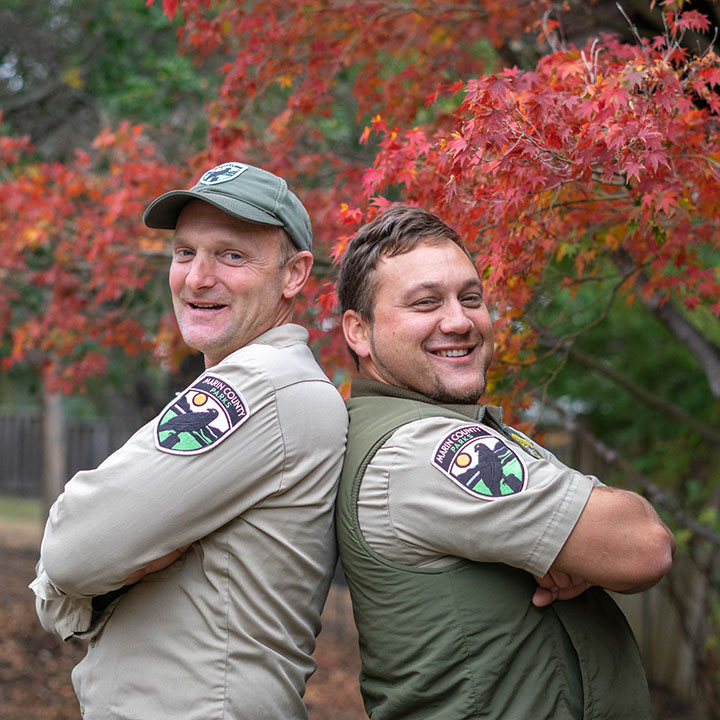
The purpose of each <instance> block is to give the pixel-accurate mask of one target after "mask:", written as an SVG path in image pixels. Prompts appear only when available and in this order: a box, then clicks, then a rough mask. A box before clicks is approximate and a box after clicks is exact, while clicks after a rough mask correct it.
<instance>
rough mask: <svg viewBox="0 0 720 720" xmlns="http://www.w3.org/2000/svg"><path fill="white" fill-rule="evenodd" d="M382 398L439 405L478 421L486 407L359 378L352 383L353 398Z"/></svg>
mask: <svg viewBox="0 0 720 720" xmlns="http://www.w3.org/2000/svg"><path fill="white" fill-rule="evenodd" d="M370 395H372V396H381V397H393V398H399V399H402V400H414V401H416V402H424V403H428V404H430V405H438V406H439V407H443V408H447V409H448V410H452V411H453V412H456V413H459V414H461V415H466V416H467V417H469V418H471V419H473V420H478V419H481V418H482V417H483V415H484V410H485V406H484V405H479V404H477V403H462V402H458V403H448V402H443V401H440V400H435V399H433V398H431V397H428V396H427V395H423V394H422V393H419V392H416V391H415V390H408V389H407V388H401V387H398V386H397V385H390V384H388V383H384V382H380V381H379V380H370V379H368V378H357V379H355V380H353V381H352V386H351V389H350V396H351V397H367V396H370Z"/></svg>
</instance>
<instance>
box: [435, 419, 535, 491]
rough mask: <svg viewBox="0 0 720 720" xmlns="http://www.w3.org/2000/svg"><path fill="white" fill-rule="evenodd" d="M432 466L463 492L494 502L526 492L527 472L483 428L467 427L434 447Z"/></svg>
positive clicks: (518, 461) (449, 435)
mask: <svg viewBox="0 0 720 720" xmlns="http://www.w3.org/2000/svg"><path fill="white" fill-rule="evenodd" d="M432 464H433V466H434V467H436V468H437V469H438V470H440V472H442V473H443V474H444V475H447V477H449V478H450V479H451V480H452V481H453V482H454V483H457V484H458V485H459V486H460V487H461V488H462V489H463V490H465V491H466V492H468V493H470V494H471V495H475V496H476V497H481V498H485V499H487V500H493V499H495V498H499V497H505V496H506V495H515V494H516V493H519V492H521V491H523V490H524V489H525V486H526V484H527V469H526V468H525V464H524V463H523V461H522V460H521V458H520V457H518V455H516V454H515V453H514V452H513V451H512V450H511V449H510V448H509V447H508V446H507V445H506V444H505V443H504V442H503V441H502V440H500V438H498V437H497V436H496V435H494V434H493V433H491V432H488V431H487V430H486V429H485V428H483V427H482V426H481V425H464V426H463V427H459V428H457V429H456V430H453V431H452V432H451V433H449V434H447V435H446V436H445V437H444V438H443V439H442V440H441V441H440V442H439V443H438V445H437V447H436V448H435V452H434V453H433V458H432Z"/></svg>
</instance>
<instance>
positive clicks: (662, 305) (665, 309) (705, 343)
mask: <svg viewBox="0 0 720 720" xmlns="http://www.w3.org/2000/svg"><path fill="white" fill-rule="evenodd" d="M616 263H617V264H618V265H620V266H624V267H625V268H628V269H629V268H633V269H635V264H634V262H633V261H632V260H631V259H630V258H629V257H628V256H627V255H621V254H618V255H617V256H616ZM647 284H648V278H647V276H646V275H645V274H644V273H642V272H640V273H638V275H637V278H636V280H635V285H636V286H637V288H638V290H639V292H638V296H639V298H640V301H641V302H642V304H643V305H644V306H645V307H646V309H647V310H649V311H650V312H651V313H652V314H653V315H654V316H655V317H656V318H657V319H658V320H659V321H660V322H661V323H662V324H663V325H664V326H665V327H666V328H667V329H668V330H669V331H670V332H671V333H672V334H673V335H674V336H675V337H676V338H677V339H678V340H680V342H681V343H682V344H683V345H685V347H686V348H687V349H688V350H689V351H690V352H691V353H692V354H693V356H694V357H695V359H696V360H697V361H698V363H699V364H700V366H701V367H702V369H703V371H704V373H705V378H706V379H707V382H708V386H709V387H710V392H711V393H712V395H713V397H715V398H720V348H718V346H717V345H715V343H713V342H712V341H711V340H709V339H708V338H707V337H705V336H704V335H703V334H702V333H701V332H700V331H699V330H698V329H697V328H696V327H695V326H694V325H693V324H692V323H691V322H690V321H689V320H688V319H687V318H686V317H685V316H684V315H683V314H682V313H681V312H680V311H679V310H678V309H677V308H676V307H675V306H674V305H673V304H672V302H670V301H668V300H666V299H665V298H663V297H662V296H661V295H660V294H659V293H657V292H653V293H648V292H647V291H645V288H646V287H647Z"/></svg>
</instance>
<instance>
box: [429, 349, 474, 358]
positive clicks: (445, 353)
mask: <svg viewBox="0 0 720 720" xmlns="http://www.w3.org/2000/svg"><path fill="white" fill-rule="evenodd" d="M471 352H472V350H471V349H470V348H458V349H457V350H437V351H436V352H434V353H433V355H437V356H438V357H451V358H453V357H465V356H466V355H469V354H470V353H471Z"/></svg>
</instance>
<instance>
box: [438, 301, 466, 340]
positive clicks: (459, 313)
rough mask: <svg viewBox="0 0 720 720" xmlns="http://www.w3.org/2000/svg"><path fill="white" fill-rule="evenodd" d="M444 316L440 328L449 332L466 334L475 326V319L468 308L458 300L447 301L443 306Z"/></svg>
mask: <svg viewBox="0 0 720 720" xmlns="http://www.w3.org/2000/svg"><path fill="white" fill-rule="evenodd" d="M443 310H444V313H443V317H442V320H441V321H440V330H441V331H442V332H444V333H447V334H456V335H464V334H465V333H467V332H470V330H472V328H473V321H472V320H471V319H470V317H469V316H468V313H467V309H466V308H465V307H464V306H463V304H462V303H461V302H459V301H458V300H454V301H452V302H449V303H446V304H445V305H444V306H443Z"/></svg>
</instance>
